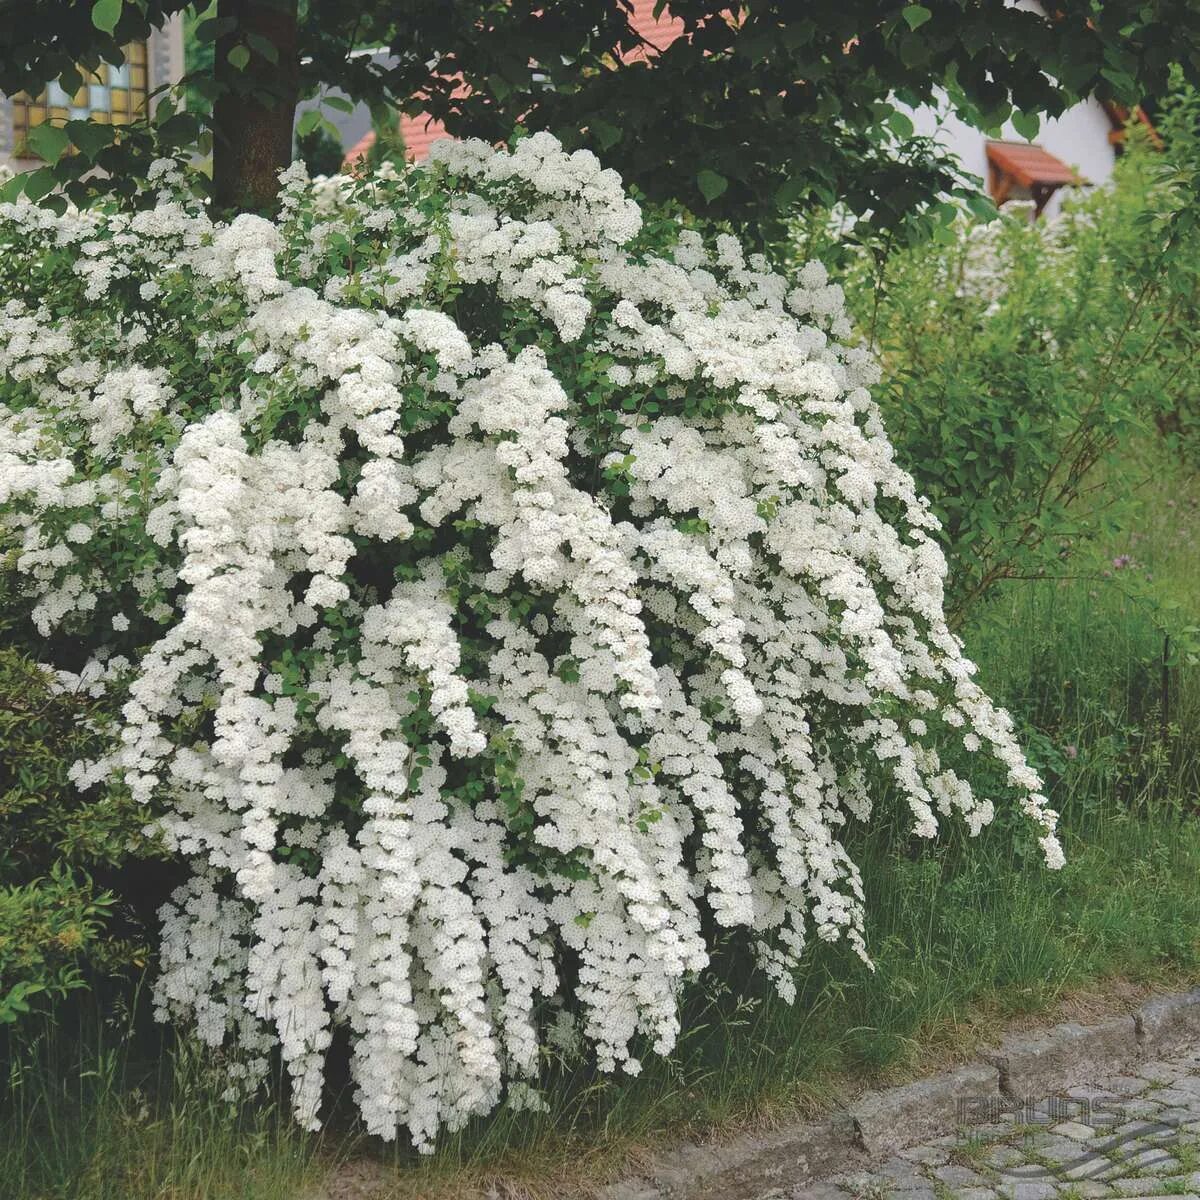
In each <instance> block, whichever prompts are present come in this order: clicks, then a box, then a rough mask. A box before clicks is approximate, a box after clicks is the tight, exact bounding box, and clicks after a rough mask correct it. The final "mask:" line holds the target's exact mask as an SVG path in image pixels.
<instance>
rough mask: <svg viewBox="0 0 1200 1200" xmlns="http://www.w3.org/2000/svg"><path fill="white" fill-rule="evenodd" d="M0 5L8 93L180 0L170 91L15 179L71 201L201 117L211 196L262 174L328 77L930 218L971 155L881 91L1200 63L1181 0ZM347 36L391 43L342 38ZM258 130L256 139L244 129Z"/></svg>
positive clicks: (987, 113)
mask: <svg viewBox="0 0 1200 1200" xmlns="http://www.w3.org/2000/svg"><path fill="white" fill-rule="evenodd" d="M664 7H665V6H660V9H661V8H664ZM3 10H4V20H3V22H0V90H2V91H4V92H6V93H10V94H11V93H14V92H16V91H20V90H28V91H31V92H35V93H36V92H38V91H40V90H41V89H42V87H44V86H45V84H46V83H48V82H49V81H50V80H53V79H57V78H63V79H64V80H68V81H69V80H70V79H71V78H72V77H73V76H72V73H73V72H76V66H75V64H78V63H82V64H84V65H88V66H93V65H96V64H98V63H99V62H100V61H101V60H104V61H108V62H120V61H121V59H122V52H121V49H120V47H121V46H122V45H124V44H126V43H128V42H129V41H131V40H133V39H135V38H142V37H145V36H146V35H147V33H148V32H149V31H150V30H151V29H153V28H156V27H159V26H161V25H162V23H163V21H164V20H166V19H167V18H168V17H170V16H171V15H172V14H174V13H176V12H179V11H183V10H186V12H187V19H188V26H189V34H190V37H189V42H190V46H191V50H192V53H190V54H189V64H188V68H189V69H188V75H187V77H186V78H185V80H184V83H183V89H184V92H185V93H186V94H187V96H188V105H187V111H182V112H175V111H174V110H172V109H170V108H169V109H168V113H167V115H166V116H165V117H164V118H162V119H159V118H158V117H157V116H156V118H155V119H154V120H153V121H150V122H146V123H142V124H141V125H139V126H135V127H133V128H131V129H128V130H121V131H119V133H118V134H117V135H116V136H115V140H114V142H113V144H112V145H105V146H104V147H102V152H97V154H95V155H90V154H88V153H87V152H86V151H85V147H84V146H83V145H82V144H81V143H80V142H79V141H76V145H77V147H78V149H79V151H80V154H73V155H62V156H61V157H56V158H55V159H54V161H53V163H52V164H51V165H50V166H48V167H47V168H46V170H45V173H40V174H39V179H38V181H37V182H36V183H34V184H33V185H32V190H30V189H29V188H27V190H26V194H30V195H33V196H34V197H35V198H42V197H44V196H46V195H47V193H49V192H50V191H51V190H52V189H53V188H56V187H61V188H64V189H66V190H67V192H68V194H69V195H70V198H71V199H72V200H75V201H77V202H81V201H86V200H91V199H92V198H94V196H95V194H96V193H97V191H98V190H99V189H102V188H111V189H113V190H115V191H116V192H117V194H118V195H121V196H122V197H123V198H124V199H125V200H126V201H131V200H132V199H133V198H134V196H135V195H136V189H131V188H130V186H129V183H128V182H126V181H133V180H137V179H140V178H144V173H145V169H146V166H147V165H148V163H149V161H150V160H151V158H152V157H155V156H168V157H173V156H179V157H181V158H188V157H190V156H191V152H192V150H193V149H194V148H196V147H200V148H201V151H202V153H207V151H208V148H210V146H211V144H212V142H213V140H214V139H215V141H216V143H217V146H218V150H220V147H221V146H222V145H224V146H226V147H232V148H233V149H232V151H231V153H230V156H229V158H228V163H230V164H232V165H231V166H230V167H228V168H227V167H226V166H225V160H223V158H222V155H221V154H220V153H218V155H217V160H216V161H215V163H214V169H215V173H214V183H215V187H216V193H217V195H218V197H220V196H222V195H223V194H236V193H237V191H238V189H237V188H236V187H234V188H232V189H228V188H226V187H225V186H224V185H223V182H222V179H223V175H224V174H225V173H226V171H227V170H234V171H237V170H242V171H244V172H247V173H250V174H255V175H256V176H257V177H258V179H257V185H256V186H257V188H258V189H259V191H261V188H262V187H263V186H266V185H268V184H269V182H270V180H271V178H272V176H273V173H274V172H275V171H278V170H279V169H281V168H282V167H284V166H286V165H287V164H286V162H285V161H270V159H271V157H272V155H276V154H277V155H280V156H282V155H286V147H285V145H284V142H283V140H282V139H278V138H276V139H275V140H274V141H273V142H272V139H270V138H266V139H265V140H264V138H263V134H264V132H265V131H268V130H270V131H273V132H274V133H276V134H278V132H279V131H280V129H281V128H282V127H284V126H286V128H287V129H288V130H289V131H290V127H291V118H292V111H293V109H294V107H295V103H296V99H297V97H298V96H301V95H312V94H314V93H315V92H316V91H318V90H319V89H320V88H321V87H322V86H337V87H340V88H341V89H342V90H343V91H344V92H345V93H346V94H347V95H348V96H349V97H351V98H352V99H353V100H355V101H363V102H365V103H368V104H370V105H371V106H372V107H379V106H381V105H391V106H396V105H400V106H402V107H404V108H406V109H407V110H408V111H412V112H416V111H428V112H431V113H432V114H433V115H434V116H435V117H437V118H439V119H441V120H443V121H444V122H445V123H446V126H447V128H448V129H449V130H450V132H451V133H454V134H456V135H472V136H480V137H483V138H485V139H486V140H488V141H493V142H499V141H504V140H506V139H507V138H508V137H509V136H510V135H511V133H512V130H513V129H514V127H516V126H517V125H524V126H526V127H527V128H528V129H530V130H541V129H546V130H549V131H550V132H552V133H554V134H555V135H556V136H557V137H558V138H559V139H560V140H561V141H562V142H563V143H564V144H565V145H567V146H568V147H569V148H575V147H577V146H587V147H589V148H591V149H593V150H595V151H597V152H598V153H599V154H600V155H601V156H602V157H603V158H604V160H605V162H606V163H607V164H609V165H612V166H614V167H616V168H617V169H618V170H619V171H620V172H621V173H622V174H623V175H624V176H625V178H626V179H627V180H628V181H629V182H630V183H632V184H633V185H634V186H636V187H637V188H638V189H640V190H641V191H642V192H644V193H645V194H646V195H647V196H648V197H649V198H651V199H652V200H656V201H674V202H678V203H682V204H684V205H686V206H687V207H689V208H691V209H692V210H694V211H696V212H698V213H703V214H704V215H705V216H706V217H712V218H716V219H720V220H729V221H733V222H736V223H739V224H741V225H742V226H744V227H745V229H746V231H747V232H750V233H753V234H755V235H757V236H760V237H761V239H762V241H763V242H764V243H767V242H769V241H770V240H771V238H772V237H773V236H774V235H775V234H777V233H778V232H779V231H780V230H781V228H782V225H781V221H782V219H783V218H784V217H786V216H787V215H788V214H790V213H793V212H794V211H795V210H796V209H797V208H812V207H814V206H816V207H822V206H823V207H828V206H829V205H831V204H833V203H835V202H841V203H844V204H845V205H847V207H848V209H849V210H850V211H851V212H853V213H855V214H857V215H858V216H860V217H861V218H863V219H864V220H866V221H868V222H870V223H871V224H872V225H873V226H875V227H876V228H879V229H903V230H905V231H906V236H908V235H912V236H915V235H918V234H928V232H929V231H930V230H931V229H932V228H934V227H936V225H937V223H938V222H939V221H941V220H942V219H943V218H944V216H945V213H946V212H947V211H948V210H947V209H946V205H945V199H944V198H945V196H946V195H947V194H950V195H957V196H959V197H960V198H962V199H964V200H965V199H966V198H967V197H968V195H969V194H970V191H971V186H970V183H971V181H970V180H969V178H968V177H966V176H964V174H963V173H962V171H961V169H960V167H959V166H958V164H957V163H956V162H955V161H954V160H953V158H952V157H950V156H948V155H947V154H946V152H945V151H944V150H942V149H941V148H940V147H938V146H937V145H935V143H933V142H932V141H931V140H929V139H927V138H919V137H914V136H913V128H912V122H911V121H910V120H909V119H908V117H907V116H906V115H905V113H904V111H903V109H902V108H900V107H898V105H907V106H912V105H916V104H920V103H922V102H925V101H928V100H930V99H932V98H934V97H936V96H939V95H942V94H944V95H945V96H946V97H947V98H948V99H949V101H950V103H951V105H952V106H953V107H954V109H955V111H957V112H958V114H959V115H960V116H962V117H963V118H964V119H966V120H967V121H969V122H971V123H973V124H975V125H977V126H978V127H980V128H982V129H987V130H998V129H999V128H1000V127H1001V126H1002V125H1003V123H1004V121H1005V120H1006V119H1007V118H1009V117H1010V116H1012V117H1013V118H1014V120H1015V121H1016V123H1017V126H1018V129H1020V130H1021V131H1022V132H1023V133H1025V134H1027V135H1029V136H1032V133H1033V132H1036V129H1037V128H1038V125H1039V118H1040V117H1042V116H1054V115H1057V114H1059V113H1061V112H1062V111H1063V110H1064V109H1065V108H1066V107H1068V106H1069V105H1070V104H1072V103H1074V102H1075V101H1076V100H1078V99H1079V98H1081V97H1083V96H1088V95H1092V94H1095V95H1097V96H1099V97H1100V98H1102V99H1114V100H1118V101H1121V102H1123V103H1126V104H1134V103H1136V102H1138V101H1139V100H1141V99H1142V98H1143V96H1145V95H1162V94H1164V92H1165V91H1166V83H1167V78H1168V71H1169V67H1170V64H1171V63H1179V64H1181V69H1182V70H1183V72H1184V73H1185V74H1186V75H1187V76H1188V78H1191V79H1193V80H1195V79H1197V78H1200V9H1196V7H1195V6H1193V5H1187V4H1180V3H1179V2H1178V0H1152V2H1151V3H1143V2H1141V0H1093V2H1092V3H1090V4H1089V5H1087V6H1086V7H1085V8H1082V9H1079V10H1077V11H1072V12H1070V13H1066V12H1058V11H1055V12H1054V13H1053V15H1049V14H1048V13H1047V12H1046V11H1043V10H1042V9H1037V8H1033V7H1029V8H1024V7H1015V6H1012V5H1010V4H1006V3H1004V2H1003V0H984V2H980V0H938V2H937V3H931V4H896V5H883V6H882V7H881V6H880V5H879V4H877V3H875V2H874V0H818V2H816V3H809V4H805V5H797V4H795V3H794V2H793V0H754V2H753V3H750V4H746V5H743V6H740V7H739V8H738V9H737V12H738V17H739V19H738V21H737V22H733V21H731V20H730V16H729V14H730V11H731V10H730V9H729V6H728V5H727V4H725V3H718V2H715V0H674V3H672V4H671V5H670V9H669V13H670V16H671V17H672V18H673V19H674V20H676V21H678V22H681V23H682V28H683V30H684V33H685V36H684V37H681V38H679V39H678V40H677V41H675V42H673V43H672V44H671V45H670V46H669V47H667V48H666V49H665V51H664V52H663V53H661V54H657V53H649V54H647V53H645V51H646V50H647V46H646V43H645V42H644V40H643V38H642V36H641V34H640V33H638V32H637V30H635V28H634V26H633V24H632V17H633V13H632V5H631V4H630V0H570V2H569V3H560V4H554V5H532V4H528V3H494V2H493V0H472V2H470V3H455V4H447V3H445V2H444V0H412V2H410V3H407V4H403V5H397V4H395V3H392V2H390V0H309V2H308V3H305V4H300V3H299V2H298V0H224V2H223V3H221V4H220V5H217V4H204V5H196V4H189V3H188V2H187V0H92V2H85V0H23V2H22V3H20V4H17V3H15V2H12V0H10V2H9V3H8V4H6V5H4V6H3ZM10 10H11V12H10ZM364 45H371V46H387V47H388V48H389V51H390V55H389V56H388V57H386V58H384V57H382V56H381V57H380V58H378V59H376V58H372V57H371V56H367V55H355V54H353V51H354V50H355V49H356V47H359V46H364ZM431 64H433V65H432V66H431ZM464 84H465V85H466V86H463V85H464ZM73 90H74V88H73V87H68V91H73ZM226 101H229V103H228V104H226V103H225V102H226ZM223 106H224V107H223ZM198 118H202V119H198ZM85 140H86V139H85ZM251 146H255V147H258V148H259V149H260V150H262V151H263V153H265V154H266V158H265V159H264V158H263V157H262V155H261V154H258V153H256V152H252V153H248V154H242V153H241V152H240V150H239V148H241V149H242V150H244V149H246V148H247V147H251ZM268 146H273V149H271V150H266V149H265V148H266V147H268ZM94 166H99V167H101V168H102V169H103V171H104V172H105V174H103V175H96V174H95V173H94V172H92V171H91V168H92V167H94ZM264 181H266V183H264ZM20 186H23V185H22V184H16V185H14V187H20Z"/></svg>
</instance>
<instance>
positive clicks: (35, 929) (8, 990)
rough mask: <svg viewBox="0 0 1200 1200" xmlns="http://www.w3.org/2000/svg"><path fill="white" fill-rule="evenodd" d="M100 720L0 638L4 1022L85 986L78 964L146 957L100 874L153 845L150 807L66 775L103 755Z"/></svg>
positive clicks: (111, 966) (122, 964)
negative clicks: (85, 788)
mask: <svg viewBox="0 0 1200 1200" xmlns="http://www.w3.org/2000/svg"><path fill="white" fill-rule="evenodd" d="M0 630H3V623H2V622H0ZM104 719H105V714H104V712H103V710H102V709H101V707H100V706H99V704H98V703H97V702H96V701H94V700H93V699H91V698H90V697H89V696H88V695H87V694H86V692H84V691H81V690H79V689H77V688H73V687H67V688H63V687H60V686H56V685H55V683H54V679H53V676H51V675H49V674H48V673H47V672H46V671H45V670H44V669H43V668H42V667H40V666H39V665H37V664H36V663H35V662H34V661H33V660H32V659H30V658H28V657H26V656H25V655H23V654H22V653H20V652H19V651H18V650H17V649H15V648H13V647H12V646H11V645H0V1025H3V1024H6V1023H12V1022H15V1021H17V1020H18V1019H20V1018H22V1017H24V1016H26V1015H28V1014H29V1013H30V1011H31V1010H32V1009H33V1008H35V1007H37V1005H38V1004H39V1003H40V1002H42V1001H44V1000H47V999H52V998H54V997H56V996H61V995H62V994H63V993H64V992H67V991H69V990H72V989H74V988H77V987H81V986H83V985H84V983H85V982H86V976H85V968H89V967H90V968H92V969H95V970H98V971H100V972H102V973H103V972H115V971H121V970H123V969H125V968H126V967H129V966H131V965H141V964H143V963H144V961H145V954H146V951H145V948H144V946H143V944H142V939H141V937H140V930H139V927H138V925H137V922H136V920H135V919H134V918H133V916H132V914H131V913H130V912H129V911H128V909H127V907H125V906H122V905H121V904H119V902H118V899H117V897H116V896H115V895H114V893H113V891H112V890H110V889H109V888H107V887H104V886H102V885H101V884H100V883H99V882H98V881H97V877H98V875H100V874H104V875H108V876H112V875H113V874H114V873H115V871H116V869H117V868H119V867H121V866H122V865H123V864H126V863H128V862H130V861H131V860H133V859H135V858H137V857H142V856H145V855H147V854H150V853H152V852H153V848H152V845H151V843H149V841H148V840H147V839H146V837H145V836H144V835H143V833H142V826H143V825H144V824H145V822H146V816H145V813H144V812H143V811H142V810H141V808H140V807H139V806H138V805H136V804H134V803H133V802H132V801H131V800H130V799H129V798H128V797H127V796H125V795H123V794H122V793H121V792H120V791H119V790H117V789H114V788H98V789H93V790H92V791H91V792H85V793H80V792H79V790H78V789H77V788H76V785H75V783H73V782H72V780H71V779H70V770H71V767H72V765H73V764H74V763H75V762H76V761H78V760H80V759H87V758H88V757H90V756H94V755H95V754H96V753H97V752H98V751H99V748H100V745H101V741H100V739H99V737H98V736H97V734H96V730H97V729H98V728H99V726H100V724H101V722H103V720H104Z"/></svg>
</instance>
